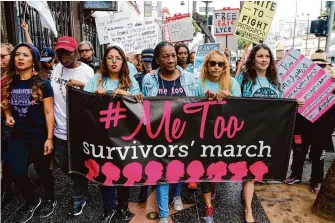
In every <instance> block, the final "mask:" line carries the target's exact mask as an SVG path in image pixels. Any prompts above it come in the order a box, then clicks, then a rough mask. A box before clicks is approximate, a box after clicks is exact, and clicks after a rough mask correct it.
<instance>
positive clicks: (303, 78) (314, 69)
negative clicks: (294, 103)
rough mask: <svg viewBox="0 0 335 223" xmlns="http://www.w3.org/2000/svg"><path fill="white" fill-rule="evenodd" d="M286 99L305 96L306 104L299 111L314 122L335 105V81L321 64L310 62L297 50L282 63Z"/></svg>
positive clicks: (281, 72)
mask: <svg viewBox="0 0 335 223" xmlns="http://www.w3.org/2000/svg"><path fill="white" fill-rule="evenodd" d="M278 75H279V77H280V78H281V81H282V90H283V92H284V95H283V96H284V98H296V99H298V98H303V99H305V106H303V107H301V108H299V110H298V112H299V113H300V114H301V115H302V116H304V117H305V118H307V119H308V120H309V121H311V122H312V123H314V122H315V121H316V120H318V119H319V118H320V117H321V116H322V115H323V114H324V113H325V112H326V111H328V109H330V108H331V106H332V105H334V104H335V95H333V94H332V91H333V90H334V88H335V83H334V80H333V79H332V77H331V75H330V74H327V73H326V72H325V71H324V70H323V69H321V67H319V66H318V65H316V64H315V63H313V62H312V61H310V60H309V59H308V58H307V57H305V56H304V55H302V54H301V53H300V52H299V51H297V50H296V49H293V48H292V49H291V50H290V51H289V53H288V54H287V55H286V56H285V57H284V58H283V59H282V60H281V61H280V63H279V64H278Z"/></svg>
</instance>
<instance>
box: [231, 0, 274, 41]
mask: <svg viewBox="0 0 335 223" xmlns="http://www.w3.org/2000/svg"><path fill="white" fill-rule="evenodd" d="M276 8H277V3H276V2H270V1H245V2H244V4H243V8H242V12H241V15H240V18H239V20H238V23H237V27H236V31H235V35H237V36H239V37H241V38H243V39H246V40H249V41H251V42H254V43H263V42H264V40H265V39H266V36H267V34H268V32H269V30H270V27H271V23H272V19H273V16H274V14H275V12H276Z"/></svg>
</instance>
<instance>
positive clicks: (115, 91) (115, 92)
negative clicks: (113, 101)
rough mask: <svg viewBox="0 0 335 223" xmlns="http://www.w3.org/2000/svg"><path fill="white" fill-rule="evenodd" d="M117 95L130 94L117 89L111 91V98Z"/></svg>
mask: <svg viewBox="0 0 335 223" xmlns="http://www.w3.org/2000/svg"><path fill="white" fill-rule="evenodd" d="M117 95H124V96H129V95H130V93H129V92H128V91H125V90H122V89H120V88H117V89H115V90H114V91H113V93H112V96H113V98H115V97H116V96H117Z"/></svg>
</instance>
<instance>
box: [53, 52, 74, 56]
mask: <svg viewBox="0 0 335 223" xmlns="http://www.w3.org/2000/svg"><path fill="white" fill-rule="evenodd" d="M73 53H74V52H70V51H56V55H57V56H60V57H61V56H71V55H72V54H73Z"/></svg>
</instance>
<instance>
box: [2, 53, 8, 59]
mask: <svg viewBox="0 0 335 223" xmlns="http://www.w3.org/2000/svg"><path fill="white" fill-rule="evenodd" d="M8 55H9V54H1V59H5V57H6V56H8Z"/></svg>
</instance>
